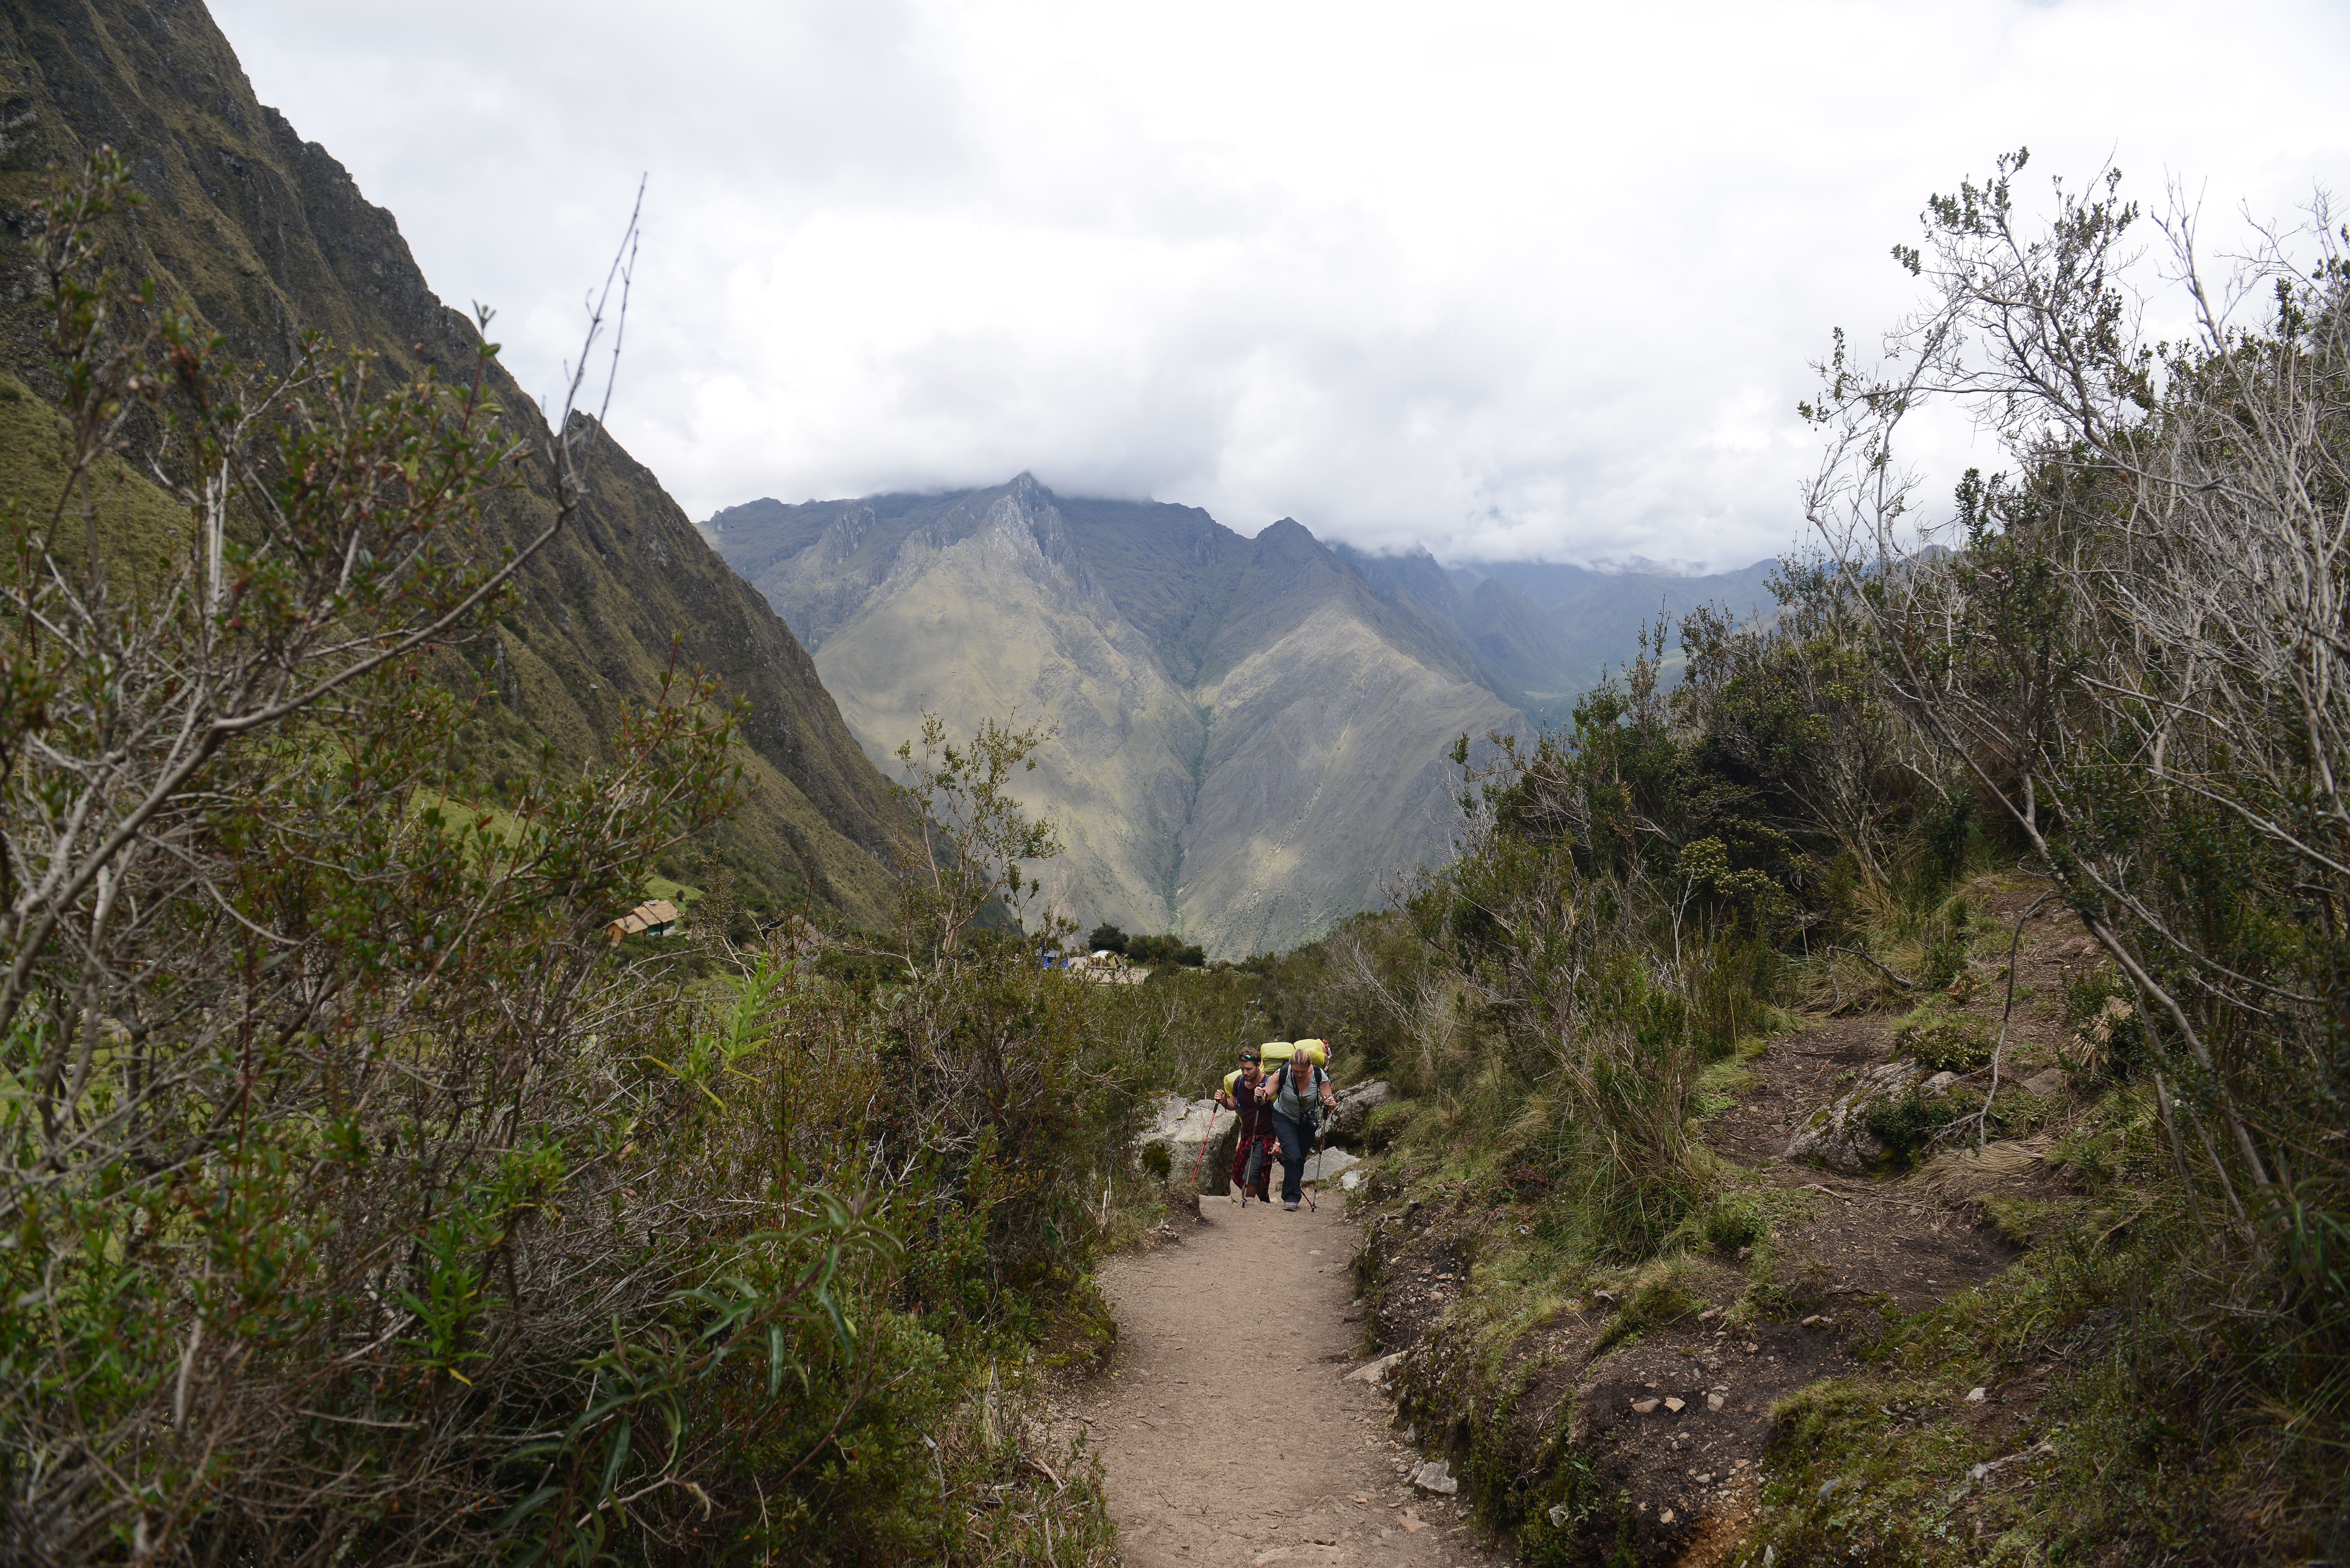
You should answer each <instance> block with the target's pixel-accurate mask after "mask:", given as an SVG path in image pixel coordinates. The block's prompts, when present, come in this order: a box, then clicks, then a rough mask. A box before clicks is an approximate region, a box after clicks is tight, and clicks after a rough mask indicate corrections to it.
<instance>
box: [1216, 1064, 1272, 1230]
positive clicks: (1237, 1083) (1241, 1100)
mask: <svg viewBox="0 0 2350 1568" xmlns="http://www.w3.org/2000/svg"><path fill="white" fill-rule="evenodd" d="M1263 1082H1264V1068H1263V1065H1261V1064H1260V1061H1259V1058H1258V1055H1257V1048H1256V1047H1255V1046H1253V1045H1243V1046H1242V1047H1241V1064H1240V1068H1239V1070H1238V1071H1237V1072H1234V1073H1232V1074H1231V1075H1229V1076H1227V1077H1226V1078H1225V1079H1224V1083H1223V1087H1222V1088H1220V1089H1218V1090H1217V1091H1216V1103H1217V1104H1218V1105H1220V1106H1224V1107H1225V1108H1226V1109H1228V1110H1230V1111H1232V1113H1233V1114H1234V1115H1236V1116H1239V1117H1240V1119H1241V1128H1240V1136H1239V1137H1235V1138H1234V1139H1232V1185H1233V1186H1234V1187H1237V1188H1239V1189H1240V1190H1241V1202H1242V1203H1243V1204H1246V1203H1247V1202H1248V1200H1249V1199H1252V1198H1253V1199H1256V1200H1257V1201H1258V1202H1260V1203H1263V1202H1265V1201H1266V1200H1267V1199H1266V1196H1265V1184H1266V1182H1267V1181H1268V1180H1269V1179H1271V1178H1272V1174H1273V1150H1274V1140H1273V1112H1272V1111H1270V1110H1268V1109H1266V1108H1265V1106H1264V1105H1263V1102H1262V1101H1260V1100H1259V1099H1258V1098H1257V1093H1256V1092H1257V1089H1258V1087H1259V1085H1263ZM1252 1154H1253V1155H1254V1156H1255V1157H1256V1179H1254V1180H1251V1179H1249V1157H1250V1156H1251V1155H1252Z"/></svg>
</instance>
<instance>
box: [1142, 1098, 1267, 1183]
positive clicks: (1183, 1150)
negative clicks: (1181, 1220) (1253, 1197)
mask: <svg viewBox="0 0 2350 1568" xmlns="http://www.w3.org/2000/svg"><path fill="white" fill-rule="evenodd" d="M1240 1125H1241V1124H1240V1117H1238V1116H1234V1115H1233V1114H1232V1112H1230V1111H1228V1110H1226V1109H1224V1108H1223V1107H1222V1106H1219V1105H1218V1104H1216V1102H1215V1101H1213V1100H1187V1099H1185V1098H1184V1097H1183V1096H1180V1095H1161V1096H1159V1104H1158V1107H1157V1110H1156V1112H1155V1114H1154V1115H1153V1116H1152V1119H1151V1123H1150V1125H1149V1127H1145V1128H1143V1129H1142V1131H1141V1132H1139V1133H1138V1134H1137V1135H1136V1136H1135V1139H1134V1147H1135V1148H1136V1149H1137V1151H1142V1150H1147V1149H1149V1148H1153V1147H1158V1148H1163V1149H1165V1150H1166V1151H1167V1180H1168V1182H1169V1184H1170V1186H1176V1187H1180V1186H1184V1185H1186V1184H1188V1185H1189V1186H1190V1187H1191V1189H1193V1190H1195V1191H1199V1192H1208V1193H1213V1194H1215V1195H1217V1196H1219V1197H1221V1196H1222V1194H1224V1193H1225V1192H1226V1191H1228V1190H1230V1189H1231V1186H1232V1140H1233V1139H1234V1138H1235V1137H1238V1136H1239V1134H1240ZM1187 1173H1188V1174H1187Z"/></svg>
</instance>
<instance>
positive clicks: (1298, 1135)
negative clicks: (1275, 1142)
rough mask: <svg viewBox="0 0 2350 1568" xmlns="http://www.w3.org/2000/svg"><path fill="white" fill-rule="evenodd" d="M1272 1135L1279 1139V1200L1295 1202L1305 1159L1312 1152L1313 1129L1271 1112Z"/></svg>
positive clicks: (1302, 1178)
mask: <svg viewBox="0 0 2350 1568" xmlns="http://www.w3.org/2000/svg"><path fill="white" fill-rule="evenodd" d="M1273 1136H1274V1137H1276V1138H1278V1139H1280V1140H1281V1200H1282V1201H1283V1202H1284V1203H1295V1202H1296V1201H1297V1199H1298V1196H1299V1193H1300V1190H1301V1189H1300V1185H1299V1184H1300V1183H1301V1182H1303V1181H1304V1180H1305V1161H1306V1158H1307V1157H1308V1156H1310V1155H1311V1154H1313V1152H1314V1129H1313V1128H1312V1127H1301V1126H1299V1125H1298V1124H1297V1123H1295V1122H1294V1121H1291V1120H1290V1119H1289V1118H1288V1117H1287V1116H1283V1115H1282V1114H1281V1113H1280V1112H1279V1111H1275V1112H1274V1113H1273Z"/></svg>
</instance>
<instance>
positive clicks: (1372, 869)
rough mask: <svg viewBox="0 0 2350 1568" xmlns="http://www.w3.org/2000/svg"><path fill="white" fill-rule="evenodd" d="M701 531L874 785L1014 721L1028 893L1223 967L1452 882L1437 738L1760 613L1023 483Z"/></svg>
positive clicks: (1664, 583) (801, 508)
mask: <svg viewBox="0 0 2350 1568" xmlns="http://www.w3.org/2000/svg"><path fill="white" fill-rule="evenodd" d="M706 527H707V532H708V534H709V535H710V537H711V539H712V542H713V543H715V544H716V545H717V547H718V550H719V553H720V554H721V555H723V556H724V557H725V558H726V559H727V561H729V562H730V563H732V564H733V566H734V568H735V569H736V570H737V571H739V572H741V573H742V574H743V576H745V577H747V578H749V579H750V581H751V582H752V584H753V585H754V586H755V587H757V588H758V589H759V590H760V591H761V592H762V593H764V594H765V595H766V597H767V600H768V602H769V603H771V604H773V605H774V606H775V608H776V609H777V610H778V611H779V612H781V614H782V615H783V617H784V618H785V621H786V622H788V623H789V624H790V626H791V628H792V629H793V630H794V631H795V632H796V633H797V634H798V635H799V638H800V639H801V641H802V642H803V643H805V644H806V647H807V648H808V649H809V650H810V651H811V652H812V653H813V654H814V655H815V657H816V670H817V672H818V674H820V675H821V676H822V677H823V680H824V683H825V685H826V687H827V689H828V690H829V691H831V693H832V695H833V697H834V698H835V700H836V701H838V702H839V704H840V711H841V714H842V717H843V718H845V719H846V720H847V723H848V727H849V729H850V731H851V732H854V733H855V734H856V736H857V738H858V741H860V742H863V744H864V746H865V747H866V749H867V751H868V753H871V755H872V756H873V757H874V758H875V759H876V760H877V761H880V762H882V763H884V765H885V766H886V765H888V759H889V754H890V753H893V752H894V751H895V750H896V749H897V747H898V745H899V742H903V741H905V740H907V739H908V738H910V736H912V735H913V734H914V733H915V732H917V730H918V729H919V727H920V721H921V715H922V713H923V711H925V710H926V709H928V710H936V711H938V712H939V713H940V714H941V716H942V717H943V718H944V719H945V720H946V722H947V724H948V727H949V729H950V730H951V732H955V733H958V734H961V733H967V732H969V731H970V730H971V729H972V726H973V725H975V724H976V723H977V722H978V721H979V720H980V719H981V718H983V717H988V716H993V717H996V718H1002V717H1003V716H1004V715H1006V714H1008V713H1011V712H1013V711H1015V710H1016V711H1017V712H1018V714H1019V715H1020V717H1021V719H1022V720H1023V721H1026V720H1030V719H1036V720H1044V721H1046V722H1051V723H1053V724H1055V725H1057V726H1058V729H1059V734H1058V736H1057V738H1056V739H1055V741H1054V742H1053V743H1052V744H1051V745H1050V746H1048V747H1047V748H1046V749H1045V752H1044V753H1043V754H1042V759H1041V763H1040V766H1039V767H1038V769H1037V771H1036V773H1035V774H1030V775H1027V776H1026V777H1025V778H1024V779H1023V780H1022V781H1020V794H1021V796H1022V798H1023V799H1024V801H1025V802H1026V804H1027V805H1029V807H1030V808H1031V809H1032V811H1035V812H1037V813H1041V814H1043V815H1047V816H1049V817H1051V818H1052V820H1053V821H1054V822H1055V824H1056V825H1057V826H1059V828H1060V830H1061V837H1062V841H1063V843H1064V844H1066V846H1067V847H1068V854H1067V856H1066V857H1065V858H1064V859H1063V860H1061V861H1060V862H1058V863H1056V864H1055V865H1052V866H1050V867H1044V868H1043V871H1042V874H1043V875H1044V877H1045V878H1046V881H1047V886H1048V888H1049V889H1050V892H1051V894H1052V896H1053V897H1055V898H1057V899H1058V900H1059V903H1060V907H1061V908H1062V909H1063V910H1064V911H1065V912H1066V913H1067V914H1069V915H1070V916H1071V917H1072V918H1073V919H1076V920H1077V921H1078V923H1079V929H1085V928H1086V927H1088V926H1090V925H1092V924H1093V923H1094V922H1096V921H1097V920H1100V921H1108V922H1112V923H1114V924H1118V925H1120V926H1124V927H1126V928H1128V929H1140V930H1165V931H1171V932H1175V933H1179V934H1180V935H1181V936H1182V937H1183V938H1184V939H1185V940H1188V941H1192V942H1197V943H1199V944H1200V945H1201V946H1202V947H1203V948H1204V949H1205V950H1207V952H1208V953H1209V955H1210V956H1211V957H1217V958H1238V957H1242V956H1243V955H1246V954H1248V953H1252V952H1257V951H1263V950H1278V949H1284V948H1287V947H1290V946H1292V945H1294V944H1295V943H1297V942H1300V941H1303V940H1309V939H1311V938H1313V937H1315V936H1317V935H1319V934H1320V933H1322V932H1323V931H1325V930H1327V929H1329V928H1330V926H1331V925H1332V924H1334V923H1335V922H1336V921H1337V920H1339V919H1343V918H1344V917H1346V916H1347V915H1349V914H1351V913H1354V912H1355V911H1357V910H1359V909H1369V908H1375V907H1378V905H1379V904H1380V903H1381V902H1382V901H1383V898H1382V894H1381V892H1380V880H1381V878H1382V877H1384V876H1386V875H1388V874H1389V873H1391V872H1394V871H1398V870H1404V869H1409V867H1414V866H1418V865H1420V864H1423V863H1428V862H1430V861H1435V860H1441V859H1443V858H1445V857H1447V855H1448V852H1449V846H1450V843H1451V836H1452V835H1453V833H1454V831H1455V828H1456V826H1457V823H1458V820H1459V818H1458V810H1457V807H1456V806H1455V805H1454V802H1453V799H1452V793H1453V791H1452V782H1451V769H1450V764H1449V763H1447V762H1446V760H1445V753H1447V752H1448V750H1449V749H1450V748H1451V744H1452V742H1453V739H1454V737H1456V736H1458V735H1460V734H1461V732H1464V731H1465V732H1468V733H1469V734H1470V735H1471V737H1482V736H1483V735H1484V734H1485V733H1486V732H1488V731H1490V730H1495V729H1498V730H1501V731H1503V732H1518V733H1525V732H1530V731H1531V729H1532V728H1533V722H1534V719H1541V718H1554V717H1556V716H1558V715H1561V714H1563V712H1564V711H1565V705H1566V702H1567V701H1568V700H1570V699H1571V698H1572V696H1573V694H1574V693H1575V692H1578V691H1582V690H1584V689H1586V688H1587V687H1588V686H1590V685H1591V684H1592V683H1593V682H1594V681H1595V680H1597V679H1598V675H1599V671H1600V668H1601V666H1602V665H1603V664H1607V663H1615V664H1622V663H1623V662H1625V661H1626V660H1627V659H1628V658H1629V656H1630V654H1631V653H1632V652H1633V650H1634V649H1635V646H1636V645H1635V640H1634V639H1635V633H1636V630H1637V628H1638V626H1640V625H1641V624H1643V622H1644V619H1646V620H1653V618H1655V616H1656V614H1657V613H1658V610H1659V607H1660V604H1661V605H1662V606H1664V607H1667V608H1669V610H1670V611H1671V612H1672V613H1674V614H1679V612H1680V611H1681V610H1683V609H1686V608H1688V607H1691V606H1693V605H1695V604H1697V603H1700V602H1704V601H1707V600H1717V601H1722V602H1726V603H1727V604H1728V605H1729V606H1730V607H1731V608H1732V609H1733V610H1736V611H1739V612H1743V611H1745V610H1746V609H1747V608H1749V607H1750V601H1757V602H1759V603H1762V604H1767V603H1768V602H1769V594H1768V592H1767V590H1765V589H1764V588H1763V586H1762V579H1763V575H1764V569H1763V567H1761V566H1758V567H1753V568H1750V569H1749V570H1747V571H1745V572H1742V573H1738V574H1735V575H1733V576H1724V577H1700V578H1687V577H1681V578H1676V577H1662V576H1632V575H1622V576H1611V575H1607V574H1603V573H1598V572H1591V571H1586V570H1584V569H1582V568H1578V567H1573V566H1545V565H1528V564H1512V565H1503V566H1481V567H1477V568H1470V569H1462V568H1456V569H1454V570H1453V571H1451V572H1447V571H1446V570H1445V569H1444V568H1443V567H1441V566H1438V565H1437V563H1436V562H1435V560H1434V559H1433V558H1431V557H1430V556H1428V555H1426V554H1425V553H1420V554H1417V555H1413V556H1366V555H1363V554H1361V553H1359V552H1357V551H1354V550H1351V549H1347V548H1346V547H1344V546H1337V547H1333V546H1330V545H1324V544H1323V543H1321V542H1320V541H1319V540H1316V539H1315V537H1314V535H1312V534H1310V533H1308V532H1307V531H1306V530H1305V528H1304V527H1303V526H1301V525H1300V524H1297V523H1295V521H1292V520H1290V519H1287V518H1284V519H1283V520H1282V521H1281V522H1278V523H1276V524H1273V525H1272V526H1271V527H1269V528H1267V529H1265V530H1264V532H1263V533H1262V534H1260V535H1257V536H1256V537H1255V538H1253V539H1249V538H1243V536H1242V535H1238V534H1236V533H1234V532H1232V530H1231V529H1229V528H1226V527H1224V526H1223V525H1222V524H1219V523H1218V522H1217V521H1216V520H1215V519H1214V518H1212V517H1211V516H1209V515H1208V514H1206V513H1205V512H1202V511H1201V510H1199V509H1198V508H1196V507H1188V506H1176V505H1169V504H1161V503H1152V502H1130V501H1101V500H1090V499H1086V498H1081V497H1073V496H1060V495H1055V493H1053V492H1051V491H1049V490H1047V489H1045V487H1044V486H1043V485H1041V484H1039V483H1036V482H1035V479H1033V478H1031V477H1029V476H1028V475H1026V474H1023V475H1021V476H1020V477H1019V478H1017V479H1015V480H1014V481H1013V482H1012V483H1009V484H1003V485H999V486H996V487H994V488H993V489H988V490H973V491H962V492H957V493H949V494H938V495H875V496H868V497H865V498H863V499H861V500H852V501H826V502H809V503H806V504H802V505H796V506H787V505H785V504H783V503H781V502H777V501H771V500H770V501H754V502H749V503H746V504H743V505H741V506H734V507H729V508H727V509H726V510H724V511H722V512H720V513H718V514H716V515H715V516H713V517H712V519H711V520H710V522H709V524H707V525H706ZM1529 715H1533V718H1532V719H1530V717H1529Z"/></svg>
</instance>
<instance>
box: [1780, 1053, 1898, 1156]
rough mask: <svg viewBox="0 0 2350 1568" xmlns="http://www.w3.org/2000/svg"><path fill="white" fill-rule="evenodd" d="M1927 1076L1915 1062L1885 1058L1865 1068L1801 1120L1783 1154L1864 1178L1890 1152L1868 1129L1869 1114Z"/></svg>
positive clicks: (1895, 1098)
mask: <svg viewBox="0 0 2350 1568" xmlns="http://www.w3.org/2000/svg"><path fill="white" fill-rule="evenodd" d="M1925 1076H1926V1069H1925V1068H1923V1067H1921V1066H1919V1065H1918V1064H1917V1063H1915V1062H1909V1061H1901V1062H1886V1063H1881V1064H1878V1065H1877V1066H1874V1067H1869V1068H1866V1069H1865V1070H1864V1071H1863V1072H1862V1073H1861V1075H1860V1077H1859V1079H1858V1080H1857V1081H1856V1082H1855V1083H1854V1085H1853V1086H1852V1088H1851V1089H1850V1090H1849V1091H1848V1092H1846V1094H1845V1095H1844V1096H1842V1097H1841V1098H1839V1099H1837V1100H1835V1101H1834V1102H1833V1103H1831V1104H1829V1105H1826V1106H1822V1107H1820V1108H1819V1109H1818V1110H1815V1111H1814V1112H1813V1113H1812V1114H1811V1115H1810V1116H1806V1117H1804V1123H1803V1125H1802V1126H1801V1127H1797V1128H1796V1129H1795V1136H1794V1138H1793V1139H1791V1140H1790V1141H1789V1142H1788V1144H1787V1156H1786V1157H1787V1158H1789V1159H1793V1160H1802V1161H1806V1162H1808V1163H1810V1164H1813V1165H1818V1166H1824V1167H1825V1168H1827V1169H1830V1170H1836V1171H1842V1172H1843V1173H1844V1174H1846V1176H1866V1175H1869V1174H1871V1173H1873V1172H1875V1171H1878V1170H1882V1169H1884V1168H1886V1166H1887V1165H1888V1164H1890V1163H1891V1162H1892V1159H1893V1151H1892V1150H1891V1149H1889V1148H1887V1147H1886V1146H1885V1144H1884V1142H1883V1140H1881V1139H1880V1138H1878V1137H1877V1135H1876V1134H1875V1133H1873V1132H1871V1131H1870V1130H1869V1127H1868V1114H1869V1112H1870V1111H1872V1110H1874V1109H1876V1108H1877V1106H1889V1105H1891V1104H1893V1103H1895V1102H1896V1101H1898V1100H1899V1099H1900V1098H1901V1097H1902V1096H1905V1095H1907V1094H1908V1093H1909V1091H1910V1090H1911V1089H1912V1088H1913V1087H1915V1086H1916V1085H1918V1082H1919V1081H1920V1080H1921V1079H1923V1078H1924V1077H1925Z"/></svg>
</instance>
